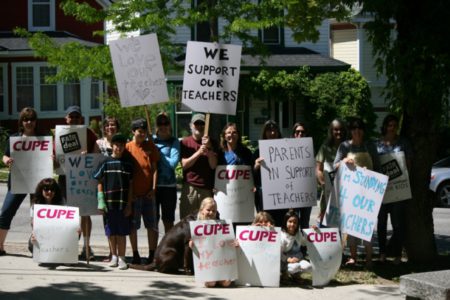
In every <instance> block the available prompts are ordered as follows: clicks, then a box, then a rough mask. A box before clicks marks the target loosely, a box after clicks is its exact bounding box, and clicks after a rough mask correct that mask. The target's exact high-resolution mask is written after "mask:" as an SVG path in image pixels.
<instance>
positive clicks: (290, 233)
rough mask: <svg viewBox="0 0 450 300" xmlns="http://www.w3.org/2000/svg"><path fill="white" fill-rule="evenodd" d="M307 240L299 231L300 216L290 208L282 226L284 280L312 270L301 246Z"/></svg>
mask: <svg viewBox="0 0 450 300" xmlns="http://www.w3.org/2000/svg"><path fill="white" fill-rule="evenodd" d="M305 245H306V243H305V240H304V237H303V236H302V234H301V232H300V231H299V217H298V215H297V214H296V213H295V211H294V210H292V209H290V210H289V211H288V212H287V213H286V215H285V216H284V221H283V225H282V226H281V272H282V281H286V280H288V279H290V278H295V279H299V278H300V274H301V272H310V271H311V264H310V263H309V262H308V261H306V260H305V259H304V258H303V254H302V251H301V249H300V247H301V246H305Z"/></svg>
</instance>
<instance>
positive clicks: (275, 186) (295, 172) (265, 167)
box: [258, 137, 317, 210]
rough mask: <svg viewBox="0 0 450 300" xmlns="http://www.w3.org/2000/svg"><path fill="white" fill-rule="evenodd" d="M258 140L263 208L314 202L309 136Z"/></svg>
mask: <svg viewBox="0 0 450 300" xmlns="http://www.w3.org/2000/svg"><path fill="white" fill-rule="evenodd" d="M258 142H259V152H260V157H262V158H263V159H264V161H263V163H262V165H261V182H262V193H263V207H264V210H271V209H283V208H298V207H308V206H315V205H317V181H316V160H315V158H314V149H313V141H312V138H309V137H306V138H301V139H276V140H260V141H258Z"/></svg>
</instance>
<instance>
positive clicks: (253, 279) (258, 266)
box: [236, 226, 281, 287]
mask: <svg viewBox="0 0 450 300" xmlns="http://www.w3.org/2000/svg"><path fill="white" fill-rule="evenodd" d="M236 232H237V234H236V235H237V239H238V241H239V248H238V250H237V252H238V255H237V256H238V270H239V276H238V280H237V281H236V282H237V284H240V285H253V286H268V287H278V286H280V259H281V258H280V256H281V252H280V247H281V245H280V232H281V231H280V228H279V227H262V226H237V228H236Z"/></svg>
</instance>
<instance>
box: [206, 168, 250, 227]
mask: <svg viewBox="0 0 450 300" xmlns="http://www.w3.org/2000/svg"><path fill="white" fill-rule="evenodd" d="M214 184H215V187H214V189H215V190H216V191H217V192H216V194H215V195H214V199H215V200H216V202H217V210H218V211H219V212H220V217H221V218H223V219H230V220H231V221H232V222H251V221H252V220H253V217H254V216H255V196H254V193H253V187H254V185H253V176H252V170H251V167H250V166H217V168H216V178H215V181H214Z"/></svg>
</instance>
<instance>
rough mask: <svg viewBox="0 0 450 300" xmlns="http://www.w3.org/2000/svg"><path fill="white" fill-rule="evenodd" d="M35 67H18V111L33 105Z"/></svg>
mask: <svg viewBox="0 0 450 300" xmlns="http://www.w3.org/2000/svg"><path fill="white" fill-rule="evenodd" d="M33 80H34V77H33V67H17V68H16V99H17V107H16V111H17V112H19V111H21V110H22V108H24V107H26V106H31V107H34V105H33V98H34V97H33V93H34V88H33Z"/></svg>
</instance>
